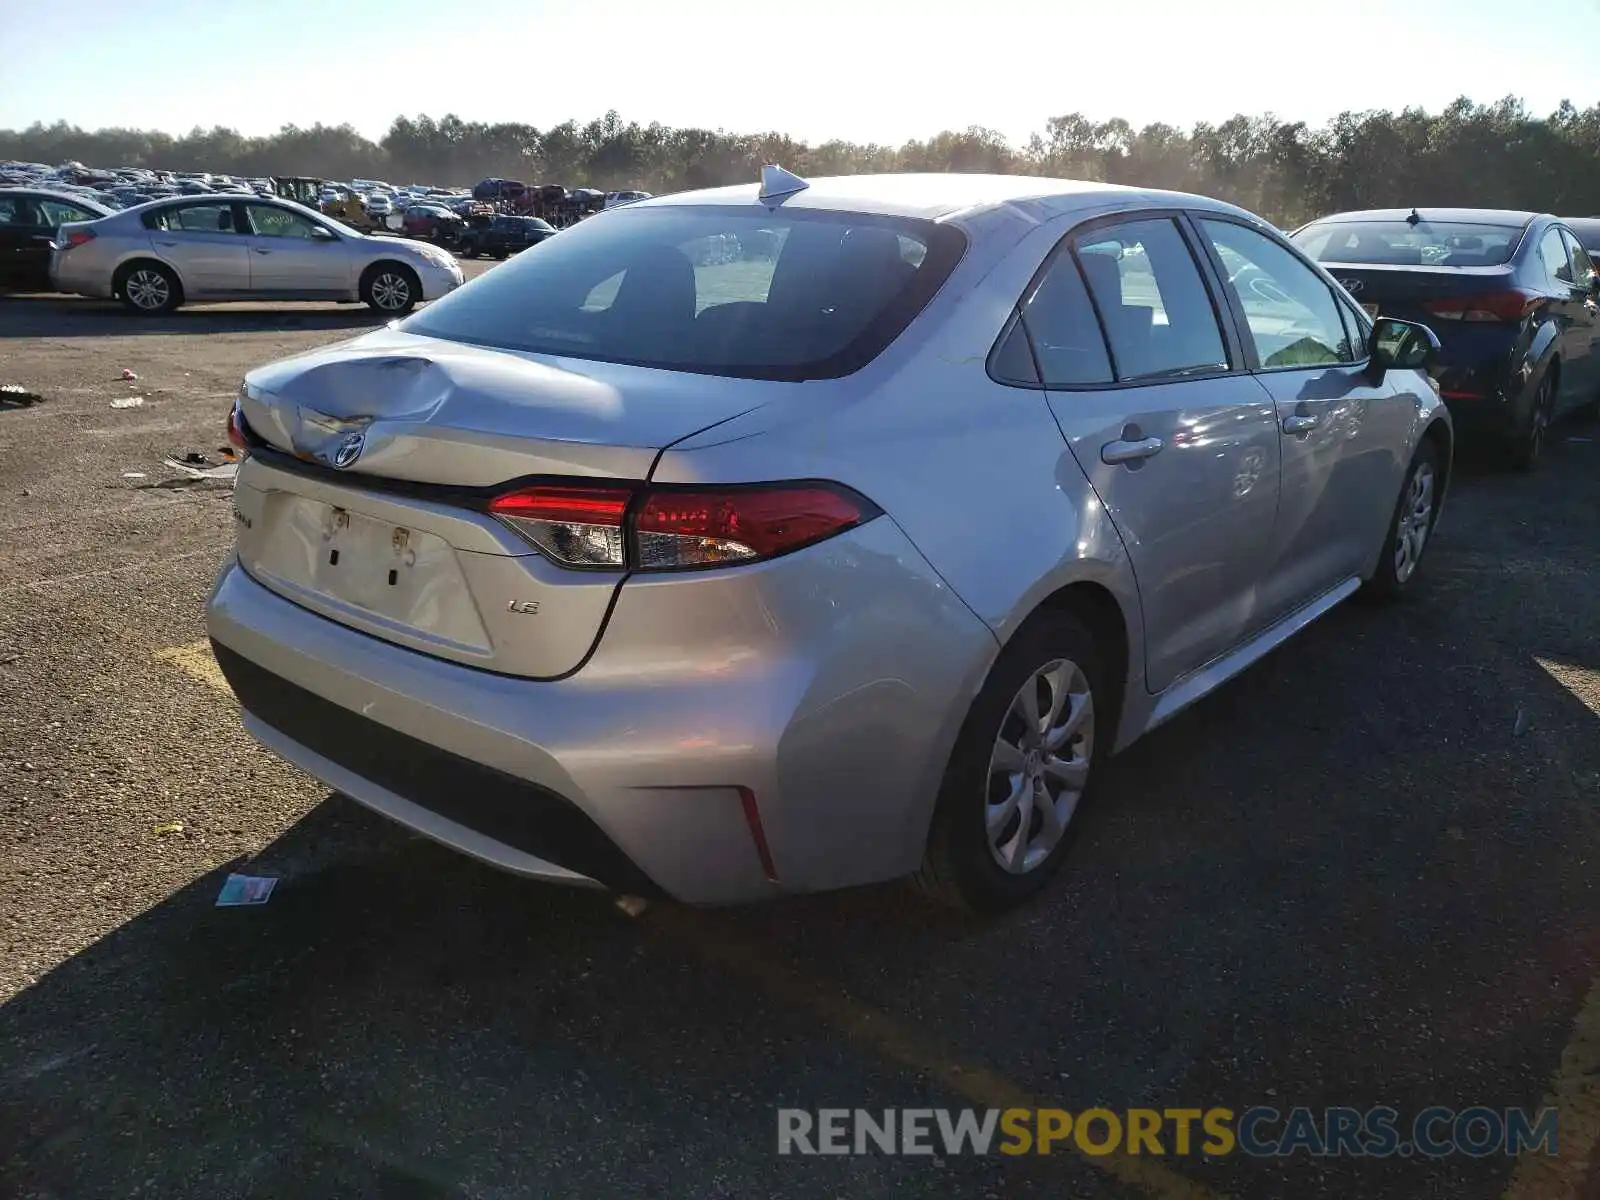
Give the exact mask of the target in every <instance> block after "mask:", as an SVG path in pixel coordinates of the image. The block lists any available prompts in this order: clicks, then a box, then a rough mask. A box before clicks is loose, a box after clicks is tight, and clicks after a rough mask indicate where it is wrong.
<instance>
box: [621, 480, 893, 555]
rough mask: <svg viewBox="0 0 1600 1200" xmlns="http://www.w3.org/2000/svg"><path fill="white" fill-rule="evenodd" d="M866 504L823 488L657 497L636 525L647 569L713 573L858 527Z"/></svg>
mask: <svg viewBox="0 0 1600 1200" xmlns="http://www.w3.org/2000/svg"><path fill="white" fill-rule="evenodd" d="M864 515H865V513H864V511H863V508H862V505H861V504H860V503H859V502H858V501H856V500H853V499H851V498H850V497H849V496H847V495H845V494H844V493H842V492H838V491H835V490H834V489H832V488H828V487H821V486H798V487H782V488H772V489H765V488H763V489H760V490H749V491H745V490H739V491H726V492H722V491H706V492H676V491H673V492H653V493H651V494H650V496H649V497H648V498H646V500H645V502H644V504H643V506H642V507H641V508H640V509H639V517H638V521H637V524H636V530H637V537H638V540H637V542H636V545H637V547H638V551H639V556H638V559H637V564H638V566H639V567H640V568H641V569H643V570H672V569H673V568H676V567H708V566H714V565H716V564H718V563H738V562H752V561H754V560H756V559H761V558H772V557H774V556H775V555H779V554H787V553H788V552H789V551H790V550H798V549H799V548H800V547H801V546H808V545H810V544H811V543H812V542H817V541H821V540H822V539H823V538H826V537H832V536H833V535H834V534H836V533H840V532H842V531H843V530H846V529H849V528H850V527H851V526H852V525H859V524H860V523H861V520H862V518H863V516H864Z"/></svg>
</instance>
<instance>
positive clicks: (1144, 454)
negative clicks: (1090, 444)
mask: <svg viewBox="0 0 1600 1200" xmlns="http://www.w3.org/2000/svg"><path fill="white" fill-rule="evenodd" d="M1165 445H1166V443H1165V442H1163V441H1162V440H1161V439H1160V438H1158V437H1147V438H1140V439H1139V440H1138V441H1133V442H1129V441H1120V442H1107V443H1106V444H1105V445H1104V446H1101V447H1100V461H1101V462H1103V463H1106V464H1107V465H1108V466H1116V465H1117V464H1118V463H1127V462H1138V461H1139V460H1140V459H1145V458H1149V457H1151V456H1152V455H1156V454H1160V453H1161V448H1162V447H1163V446H1165Z"/></svg>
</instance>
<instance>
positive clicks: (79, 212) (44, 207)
mask: <svg viewBox="0 0 1600 1200" xmlns="http://www.w3.org/2000/svg"><path fill="white" fill-rule="evenodd" d="M39 211H40V212H42V213H43V214H44V223H45V224H46V225H65V224H66V223H67V222H68V221H93V220H96V219H97V218H98V217H99V215H100V214H99V213H92V212H90V211H89V210H88V209H87V208H79V207H78V206H77V205H76V204H66V203H63V202H62V201H60V200H41V201H39Z"/></svg>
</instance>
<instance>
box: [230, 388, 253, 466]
mask: <svg viewBox="0 0 1600 1200" xmlns="http://www.w3.org/2000/svg"><path fill="white" fill-rule="evenodd" d="M228 445H230V446H232V447H233V448H234V450H236V451H237V452H238V456H239V457H240V458H243V457H244V456H245V455H246V454H249V453H250V439H249V438H247V437H246V436H245V432H244V413H243V412H242V411H241V410H240V408H239V402H238V401H237V400H235V401H234V402H233V410H232V411H231V412H229V413H228Z"/></svg>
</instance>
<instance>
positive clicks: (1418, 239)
mask: <svg viewBox="0 0 1600 1200" xmlns="http://www.w3.org/2000/svg"><path fill="white" fill-rule="evenodd" d="M1522 230H1523V226H1521V225H1479V224H1475V223H1472V222H1468V221H1419V222H1418V223H1417V224H1415V225H1413V224H1411V223H1410V222H1409V221H1321V222H1316V223H1314V224H1311V225H1307V226H1306V227H1305V228H1304V229H1302V230H1300V231H1299V232H1298V233H1296V234H1295V235H1294V236H1293V238H1292V239H1291V240H1292V241H1293V242H1294V244H1295V245H1297V246H1299V247H1300V249H1302V250H1304V251H1305V252H1306V254H1307V255H1309V256H1310V257H1312V258H1314V259H1316V260H1317V261H1318V262H1332V263H1374V264H1381V265H1386V266H1400V267H1417V266H1429V267H1497V266H1499V265H1501V264H1502V263H1506V262H1510V261H1511V252H1512V251H1513V250H1515V249H1516V248H1517V242H1518V240H1519V239H1520V238H1521V237H1522Z"/></svg>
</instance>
